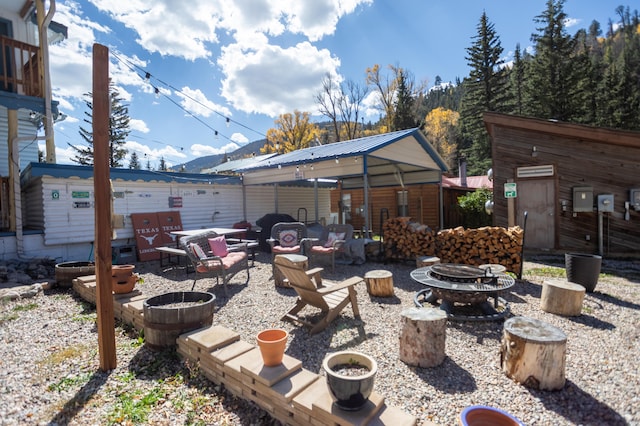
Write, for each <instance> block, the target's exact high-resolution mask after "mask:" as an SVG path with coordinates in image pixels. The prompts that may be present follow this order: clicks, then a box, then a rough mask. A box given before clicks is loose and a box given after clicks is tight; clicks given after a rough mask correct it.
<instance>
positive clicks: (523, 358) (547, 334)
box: [500, 317, 567, 390]
mask: <svg viewBox="0 0 640 426" xmlns="http://www.w3.org/2000/svg"><path fill="white" fill-rule="evenodd" d="M566 348H567V336H566V335H565V334H564V332H563V331H562V330H560V329H559V328H557V327H554V326H553V325H551V324H547V323H545V322H542V321H540V320H537V319H533V318H527V317H513V318H509V319H508V320H506V321H505V323H504V330H503V334H502V343H501V346H500V364H501V368H502V371H503V372H504V373H505V374H506V375H507V376H508V377H510V378H512V379H513V380H515V381H516V382H518V383H520V384H522V385H524V386H526V387H529V388H534V389H540V390H558V389H562V388H563V387H564V384H565V375H564V370H565V355H566Z"/></svg>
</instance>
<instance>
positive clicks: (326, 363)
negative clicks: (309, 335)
mask: <svg viewBox="0 0 640 426" xmlns="http://www.w3.org/2000/svg"><path fill="white" fill-rule="evenodd" d="M343 364H347V365H354V364H355V365H358V366H362V367H365V368H366V369H367V370H368V372H367V373H365V374H360V375H342V374H339V373H338V372H336V371H335V370H334V368H335V367H336V366H340V365H343ZM322 368H323V369H324V372H325V373H326V376H327V385H328V386H329V391H330V392H331V395H332V396H333V398H334V400H335V401H334V403H335V405H336V406H338V407H339V408H341V409H343V410H347V411H356V410H360V409H361V408H362V407H364V405H365V404H366V403H367V401H368V400H369V395H371V392H372V391H373V384H374V381H375V377H376V373H377V372H378V364H377V363H376V360H375V359H373V358H372V357H370V356H369V355H366V354H363V353H360V352H355V351H341V352H334V353H332V354H329V355H327V356H326V357H325V359H324V360H323V361H322Z"/></svg>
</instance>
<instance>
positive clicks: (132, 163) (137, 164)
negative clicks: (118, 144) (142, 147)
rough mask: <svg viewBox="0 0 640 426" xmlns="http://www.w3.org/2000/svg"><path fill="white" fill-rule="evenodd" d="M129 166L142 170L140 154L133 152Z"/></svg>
mask: <svg viewBox="0 0 640 426" xmlns="http://www.w3.org/2000/svg"><path fill="white" fill-rule="evenodd" d="M129 168H130V169H133V170H140V169H141V166H140V160H139V159H138V154H136V153H135V152H133V153H132V154H131V157H130V158H129Z"/></svg>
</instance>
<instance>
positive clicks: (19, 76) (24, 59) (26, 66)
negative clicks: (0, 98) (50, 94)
mask: <svg viewBox="0 0 640 426" xmlns="http://www.w3.org/2000/svg"><path fill="white" fill-rule="evenodd" d="M0 56H1V57H0V90H1V91H5V92H13V93H19V94H21V95H27V96H35V97H39V98H41V97H43V90H42V88H41V84H40V70H39V68H38V62H39V61H38V58H39V56H40V48H39V47H37V46H33V45H31V44H27V43H23V42H21V41H18V40H15V39H12V38H9V37H5V36H0Z"/></svg>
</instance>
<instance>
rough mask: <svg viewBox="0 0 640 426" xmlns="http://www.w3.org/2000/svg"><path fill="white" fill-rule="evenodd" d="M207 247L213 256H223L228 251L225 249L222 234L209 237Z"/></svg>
mask: <svg viewBox="0 0 640 426" xmlns="http://www.w3.org/2000/svg"><path fill="white" fill-rule="evenodd" d="M209 247H211V252H212V253H213V255H214V256H219V257H225V256H226V255H227V253H228V252H229V251H228V249H227V240H226V238H225V237H224V235H221V236H219V237H215V238H209Z"/></svg>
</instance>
